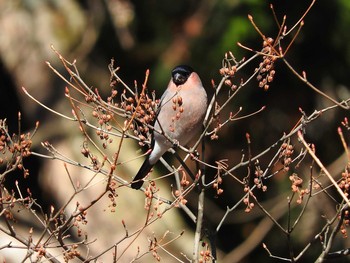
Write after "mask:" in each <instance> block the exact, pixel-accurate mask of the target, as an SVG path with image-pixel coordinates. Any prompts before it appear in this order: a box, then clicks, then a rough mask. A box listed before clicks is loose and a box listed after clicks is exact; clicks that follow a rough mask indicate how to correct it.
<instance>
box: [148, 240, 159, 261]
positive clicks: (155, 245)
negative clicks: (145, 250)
mask: <svg viewBox="0 0 350 263" xmlns="http://www.w3.org/2000/svg"><path fill="white" fill-rule="evenodd" d="M159 247H160V245H159V244H158V240H157V238H156V237H154V238H153V239H150V241H149V251H152V256H153V257H154V258H155V260H157V261H160V259H161V258H160V256H159V254H158V251H157V249H158V248H159Z"/></svg>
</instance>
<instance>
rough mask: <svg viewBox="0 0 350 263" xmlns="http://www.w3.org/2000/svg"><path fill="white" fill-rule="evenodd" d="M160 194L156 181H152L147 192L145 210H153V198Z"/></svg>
mask: <svg viewBox="0 0 350 263" xmlns="http://www.w3.org/2000/svg"><path fill="white" fill-rule="evenodd" d="M156 192H158V189H157V186H156V183H155V182H154V181H150V182H149V184H148V186H147V187H146V190H145V192H144V193H145V196H146V197H145V209H146V210H150V209H151V205H152V201H153V196H154V194H155V193H156Z"/></svg>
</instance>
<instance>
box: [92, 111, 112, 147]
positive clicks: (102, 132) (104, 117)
mask: <svg viewBox="0 0 350 263" xmlns="http://www.w3.org/2000/svg"><path fill="white" fill-rule="evenodd" d="M92 116H93V117H94V118H96V119H97V120H98V125H99V127H100V129H97V130H96V134H97V136H98V137H99V138H100V140H102V141H104V142H103V148H105V149H106V148H107V145H108V144H111V143H112V142H113V140H112V139H111V138H110V137H109V135H108V132H110V131H111V130H112V125H111V124H110V121H111V120H112V119H113V113H112V112H107V111H106V110H104V109H102V108H100V107H96V108H95V110H93V111H92Z"/></svg>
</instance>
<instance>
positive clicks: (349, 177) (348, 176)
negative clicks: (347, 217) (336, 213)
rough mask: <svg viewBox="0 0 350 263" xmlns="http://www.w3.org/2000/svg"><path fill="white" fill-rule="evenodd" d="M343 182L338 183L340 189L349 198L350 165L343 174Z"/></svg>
mask: <svg viewBox="0 0 350 263" xmlns="http://www.w3.org/2000/svg"><path fill="white" fill-rule="evenodd" d="M341 177H342V178H341V180H340V182H339V183H338V185H339V187H340V189H342V191H343V192H344V194H345V196H346V197H348V196H349V192H350V164H349V165H348V166H347V167H346V169H345V171H344V172H342V174H341Z"/></svg>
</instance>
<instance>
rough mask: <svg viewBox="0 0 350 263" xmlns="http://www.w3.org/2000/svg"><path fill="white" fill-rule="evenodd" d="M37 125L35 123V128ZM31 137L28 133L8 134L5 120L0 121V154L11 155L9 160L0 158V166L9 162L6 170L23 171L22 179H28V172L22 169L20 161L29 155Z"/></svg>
mask: <svg viewBox="0 0 350 263" xmlns="http://www.w3.org/2000/svg"><path fill="white" fill-rule="evenodd" d="M38 125H39V124H38V123H37V126H38ZM31 138H32V135H31V134H30V133H29V132H28V133H25V134H21V135H16V134H13V135H12V136H10V135H9V134H8V129H7V126H6V122H5V120H0V154H1V155H2V156H6V153H9V154H11V158H9V159H8V160H7V158H5V157H2V156H0V164H2V163H4V162H5V161H7V162H10V163H8V165H7V169H16V168H18V169H20V170H23V175H24V177H25V178H26V177H28V175H29V171H28V169H25V168H24V167H23V162H22V159H23V158H26V157H28V156H30V155H31V150H30V148H31V146H32V140H31Z"/></svg>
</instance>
